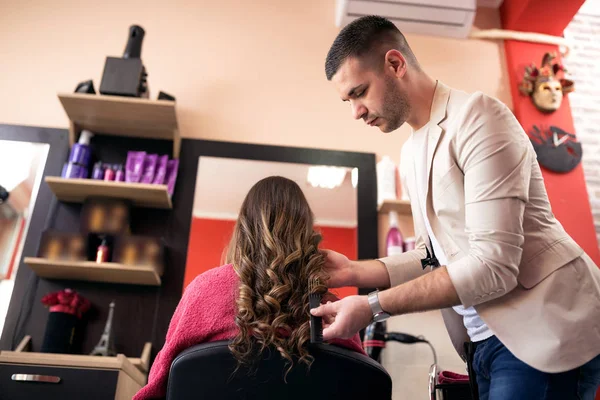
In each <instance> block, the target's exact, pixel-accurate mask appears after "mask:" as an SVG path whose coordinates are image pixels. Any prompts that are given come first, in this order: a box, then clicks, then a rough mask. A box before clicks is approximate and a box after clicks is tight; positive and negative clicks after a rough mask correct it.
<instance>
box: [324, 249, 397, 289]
mask: <svg viewBox="0 0 600 400" xmlns="http://www.w3.org/2000/svg"><path fill="white" fill-rule="evenodd" d="M321 252H322V253H323V254H324V255H325V265H324V266H323V269H324V270H325V273H327V275H329V280H328V281H327V286H328V287H330V288H339V287H345V286H356V287H367V288H387V287H390V276H389V274H388V272H387V268H386V267H385V265H384V264H383V263H382V262H381V261H378V260H368V261H351V260H349V259H348V257H346V256H345V255H343V254H340V253H338V252H335V251H333V250H321Z"/></svg>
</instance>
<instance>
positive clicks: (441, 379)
mask: <svg viewBox="0 0 600 400" xmlns="http://www.w3.org/2000/svg"><path fill="white" fill-rule="evenodd" d="M438 383H439V384H444V383H469V375H463V374H457V373H456V372H451V371H440V373H439V375H438Z"/></svg>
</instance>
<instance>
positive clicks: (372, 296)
mask: <svg viewBox="0 0 600 400" xmlns="http://www.w3.org/2000/svg"><path fill="white" fill-rule="evenodd" d="M367 298H368V299H369V306H370V307H371V312H372V313H373V321H372V322H381V321H385V320H386V319H388V318H389V317H390V314H388V313H386V312H385V311H383V309H382V308H381V304H379V290H375V291H374V292H371V293H369V295H368V296H367Z"/></svg>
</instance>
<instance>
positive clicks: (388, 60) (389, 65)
mask: <svg viewBox="0 0 600 400" xmlns="http://www.w3.org/2000/svg"><path fill="white" fill-rule="evenodd" d="M385 68H386V69H388V70H389V71H390V72H392V73H393V74H394V75H395V76H396V77H397V78H402V77H403V76H404V74H405V73H406V68H407V63H406V58H404V55H403V54H402V53H400V52H399V51H398V50H396V49H392V50H388V52H387V53H385Z"/></svg>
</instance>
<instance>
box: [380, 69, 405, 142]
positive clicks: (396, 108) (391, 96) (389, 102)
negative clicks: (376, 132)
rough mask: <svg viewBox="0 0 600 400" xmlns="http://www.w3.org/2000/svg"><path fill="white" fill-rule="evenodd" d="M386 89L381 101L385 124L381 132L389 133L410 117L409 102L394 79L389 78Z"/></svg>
mask: <svg viewBox="0 0 600 400" xmlns="http://www.w3.org/2000/svg"><path fill="white" fill-rule="evenodd" d="M386 87H387V88H388V90H387V91H386V93H385V96H384V99H383V115H382V117H383V119H384V120H385V121H386V122H387V124H386V126H385V127H384V129H382V131H383V132H385V133H389V132H392V131H395V130H396V129H398V128H400V127H401V126H402V125H404V123H405V122H406V120H407V119H408V116H409V115H410V109H411V106H410V102H409V100H408V95H407V94H406V93H405V92H403V91H402V90H401V89H400V88H398V87H397V86H396V82H395V81H394V79H392V78H390V79H389V80H388V82H387V85H386Z"/></svg>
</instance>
